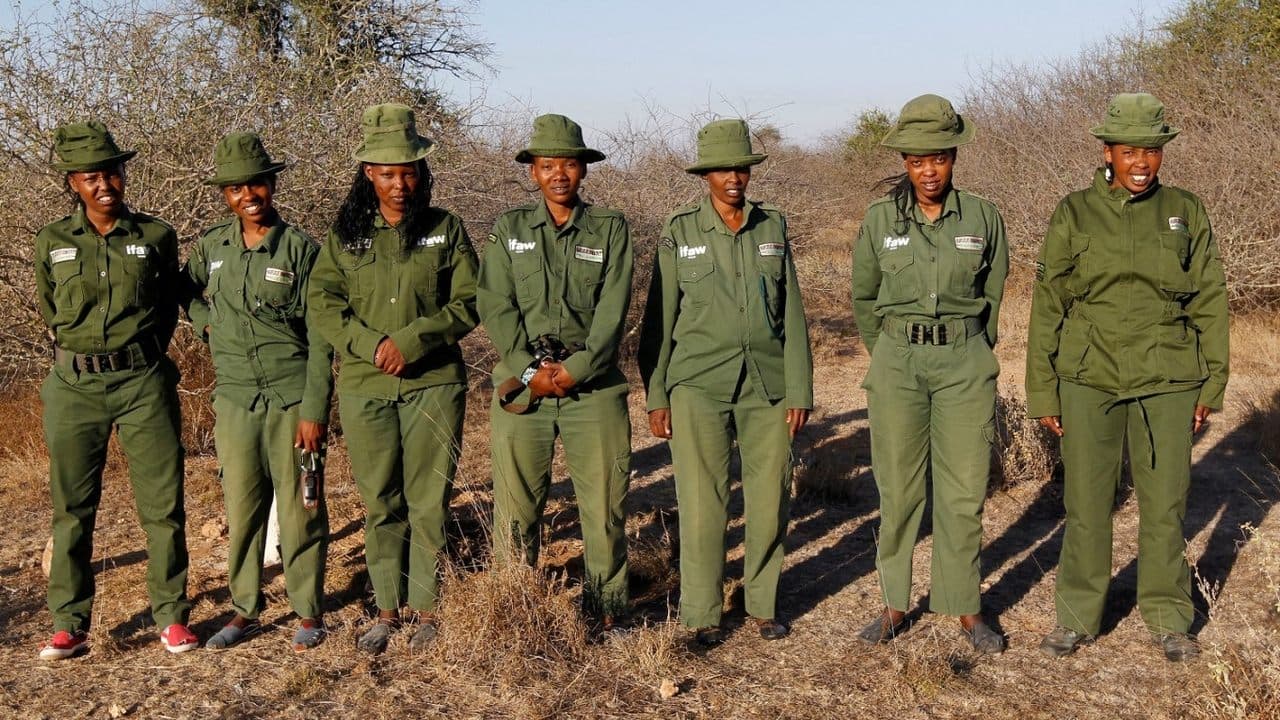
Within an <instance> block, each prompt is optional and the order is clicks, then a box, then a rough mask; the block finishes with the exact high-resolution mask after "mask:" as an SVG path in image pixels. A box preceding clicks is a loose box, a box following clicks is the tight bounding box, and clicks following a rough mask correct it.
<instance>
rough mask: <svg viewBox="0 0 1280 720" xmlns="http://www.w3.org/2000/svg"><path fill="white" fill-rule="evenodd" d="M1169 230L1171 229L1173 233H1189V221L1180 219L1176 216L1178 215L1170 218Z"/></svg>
mask: <svg viewBox="0 0 1280 720" xmlns="http://www.w3.org/2000/svg"><path fill="white" fill-rule="evenodd" d="M1169 229H1170V230H1173V231H1175V232H1176V231H1181V232H1186V231H1187V221H1186V220H1185V219H1184V218H1180V217H1178V216H1176V215H1175V216H1173V217H1171V218H1169Z"/></svg>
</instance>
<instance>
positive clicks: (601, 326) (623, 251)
mask: <svg viewBox="0 0 1280 720" xmlns="http://www.w3.org/2000/svg"><path fill="white" fill-rule="evenodd" d="M489 241H490V246H489V247H488V248H487V249H486V250H485V253H484V262H483V263H482V264H481V266H480V284H479V288H478V291H477V292H478V298H477V300H478V303H477V304H478V306H479V309H480V317H481V319H482V320H483V321H484V327H485V330H486V331H488V333H489V338H490V339H491V340H492V341H493V344H494V347H496V348H497V350H498V355H499V356H500V358H501V360H502V362H501V363H500V364H499V365H498V366H497V367H496V368H495V369H494V374H493V379H494V384H495V386H496V385H497V384H498V383H501V382H502V381H504V380H506V379H508V378H510V377H512V376H517V377H518V376H519V375H520V373H521V372H523V371H524V369H525V368H527V367H529V365H530V364H531V363H532V362H533V355H532V354H531V353H530V348H529V343H530V341H531V340H532V339H534V338H536V337H538V336H539V335H545V334H550V335H556V336H558V337H559V338H560V340H561V341H562V342H563V343H564V344H565V345H566V346H570V345H573V344H575V343H578V344H581V345H582V349H581V350H579V351H578V352H575V353H574V354H573V355H571V356H569V358H568V359H566V360H565V361H564V368H565V370H566V371H568V373H569V376H570V377H572V378H573V379H574V380H576V381H577V382H578V383H579V384H580V385H586V384H589V383H590V384H594V385H595V386H596V387H603V386H606V385H607V386H613V385H618V384H622V383H625V382H626V377H625V376H624V375H623V374H622V372H621V371H620V370H619V369H618V367H617V358H618V344H619V342H621V340H622V334H623V331H624V329H625V326H626V319H627V309H628V308H629V307H630V305H631V275H632V266H633V257H632V251H631V232H630V230H629V229H628V228H627V220H626V218H624V217H623V216H622V213H620V212H618V211H616V210H607V209H605V208H599V207H596V206H594V205H587V204H583V203H579V205H578V206H577V207H576V208H574V211H573V214H572V215H571V216H570V217H569V221H568V222H567V223H565V225H564V227H562V228H559V229H557V228H556V226H555V222H554V221H552V219H551V215H550V213H548V212H547V206H546V203H545V202H542V201H539V202H536V203H533V204H530V205H524V206H522V207H518V208H515V209H512V210H508V211H507V212H505V213H503V214H502V215H501V216H499V217H498V221H497V222H496V223H495V224H494V226H493V233H492V234H490V235H489Z"/></svg>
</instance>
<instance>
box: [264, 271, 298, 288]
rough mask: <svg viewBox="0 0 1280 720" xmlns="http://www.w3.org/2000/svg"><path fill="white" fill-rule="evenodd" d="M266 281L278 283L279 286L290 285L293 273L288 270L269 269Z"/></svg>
mask: <svg viewBox="0 0 1280 720" xmlns="http://www.w3.org/2000/svg"><path fill="white" fill-rule="evenodd" d="M266 280H267V282H273V283H280V284H281V285H292V284H293V273H291V272H289V271H288V270H281V269H280V268H273V267H269V268H267V276H266Z"/></svg>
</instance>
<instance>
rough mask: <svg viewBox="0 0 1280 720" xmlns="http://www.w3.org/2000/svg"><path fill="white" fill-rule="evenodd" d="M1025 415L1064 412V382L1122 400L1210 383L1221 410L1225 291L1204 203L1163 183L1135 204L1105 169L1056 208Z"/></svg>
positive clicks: (1043, 255)
mask: <svg viewBox="0 0 1280 720" xmlns="http://www.w3.org/2000/svg"><path fill="white" fill-rule="evenodd" d="M1036 278H1037V280H1036V285H1035V293H1034V295H1033V296H1032V303H1031V328H1030V331H1029V335H1028V338H1027V413H1028V414H1029V415H1030V416H1031V417H1046V416H1050V415H1060V414H1061V408H1060V406H1059V402H1058V382H1059V379H1065V380H1069V381H1071V382H1073V383H1077V384H1080V385H1087V386H1089V387H1092V388H1095V389H1098V390H1102V391H1104V392H1108V393H1111V394H1113V395H1115V396H1116V397H1117V399H1119V400H1124V399H1128V398H1137V397H1144V396H1147V395H1156V394H1160V393H1168V392H1177V391H1180V390H1187V389H1189V388H1194V387H1197V386H1198V387H1200V399H1199V400H1198V403H1199V404H1200V405H1205V406H1208V407H1210V408H1215V409H1216V408H1221V407H1222V394H1223V392H1224V390H1225V389H1226V386H1227V348H1228V333H1227V284H1226V277H1225V275H1224V273H1223V269H1222V260H1221V259H1220V258H1219V257H1218V247H1217V245H1216V244H1215V242H1214V240H1213V231H1212V230H1211V229H1210V227H1209V218H1208V216H1207V215H1206V214H1205V210H1204V205H1202V204H1201V203H1200V200H1199V198H1197V197H1196V196H1195V195H1192V194H1191V193H1189V192H1187V191H1186V190H1181V189H1179V188H1175V187H1167V186H1164V185H1160V184H1159V183H1156V184H1155V185H1154V187H1152V188H1151V189H1149V190H1147V191H1146V192H1144V193H1142V194H1141V195H1137V196H1133V197H1130V195H1129V192H1128V191H1127V190H1124V189H1123V188H1120V189H1116V190H1113V189H1111V188H1110V186H1109V184H1108V183H1107V181H1106V178H1105V177H1104V176H1103V172H1102V171H1101V170H1099V171H1098V172H1097V174H1096V175H1095V177H1094V180H1093V186H1092V187H1090V188H1087V189H1085V190H1080V191H1077V192H1074V193H1071V194H1070V195H1068V196H1067V197H1066V198H1064V199H1063V200H1062V202H1061V203H1059V204H1058V209H1057V210H1055V211H1054V213H1053V217H1052V218H1051V219H1050V220H1049V231H1048V234H1046V235H1045V239H1044V246H1043V247H1042V248H1041V250H1040V262H1039V263H1038V264H1037V266H1036Z"/></svg>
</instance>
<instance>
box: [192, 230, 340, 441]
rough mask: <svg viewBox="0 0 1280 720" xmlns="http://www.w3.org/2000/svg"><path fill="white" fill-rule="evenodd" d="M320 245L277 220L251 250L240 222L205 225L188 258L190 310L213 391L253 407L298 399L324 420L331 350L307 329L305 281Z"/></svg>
mask: <svg viewBox="0 0 1280 720" xmlns="http://www.w3.org/2000/svg"><path fill="white" fill-rule="evenodd" d="M318 253H319V246H318V245H316V244H315V243H314V242H312V240H311V238H309V237H307V236H306V234H305V233H303V232H302V231H301V230H299V229H297V228H295V227H293V226H292V225H289V224H287V223H285V222H283V221H279V222H277V223H276V225H275V226H274V227H272V228H271V230H270V231H269V232H268V233H267V236H266V237H265V238H263V239H262V242H261V243H259V244H258V245H257V246H256V247H254V248H253V249H251V250H250V249H247V248H245V245H244V236H243V235H242V234H241V232H240V221H239V220H238V219H236V218H235V217H232V218H228V219H226V220H223V221H222V222H219V223H218V224H216V225H214V226H213V227H211V228H209V229H208V230H206V231H205V233H204V235H202V236H201V237H200V239H199V240H198V241H197V242H196V245H195V248H194V249H193V250H192V251H191V256H190V257H189V258H188V259H187V265H186V268H185V273H184V275H185V280H186V283H187V292H186V293H185V295H186V300H187V303H188V305H187V314H188V316H189V317H190V318H191V324H192V325H194V326H195V328H196V332H199V333H203V331H204V329H205V328H206V327H207V328H209V332H208V335H205V336H204V337H205V340H206V341H207V342H208V343H209V349H210V352H211V353H212V355H213V367H214V369H215V370H216V371H217V383H218V384H217V390H216V392H217V394H218V396H220V397H224V398H226V399H227V400H230V401H232V402H234V403H235V404H236V405H238V406H240V407H242V408H245V409H252V408H253V407H254V405H255V404H256V403H257V402H258V400H259V399H267V400H269V401H271V402H272V403H273V404H275V405H276V407H278V408H281V409H284V408H288V407H290V406H292V405H295V404H297V403H298V402H301V403H302V407H301V408H299V415H300V417H301V418H302V419H303V420H311V421H313V422H318V423H328V422H329V401H330V399H331V397H332V395H333V371H332V366H333V348H332V347H331V346H330V345H329V343H328V342H326V341H325V340H324V338H323V337H322V336H321V334H320V333H319V332H308V328H307V282H308V279H309V277H310V275H311V268H312V265H314V264H315V260H316V255H317V254H318Z"/></svg>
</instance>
